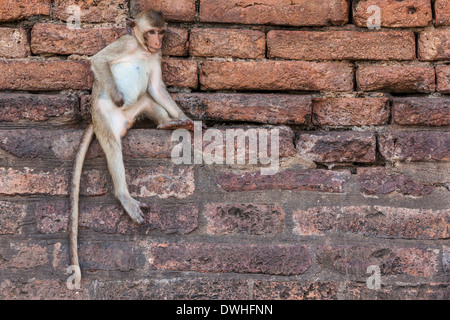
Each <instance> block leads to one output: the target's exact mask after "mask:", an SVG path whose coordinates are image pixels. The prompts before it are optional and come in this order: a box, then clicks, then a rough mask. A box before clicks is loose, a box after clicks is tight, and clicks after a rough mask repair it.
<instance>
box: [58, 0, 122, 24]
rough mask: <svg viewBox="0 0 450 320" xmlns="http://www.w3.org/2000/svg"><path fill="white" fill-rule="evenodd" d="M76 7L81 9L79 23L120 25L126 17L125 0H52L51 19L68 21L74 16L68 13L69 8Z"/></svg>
mask: <svg viewBox="0 0 450 320" xmlns="http://www.w3.org/2000/svg"><path fill="white" fill-rule="evenodd" d="M72 5H76V6H79V7H80V9H81V17H80V18H81V21H86V22H113V23H117V24H122V23H124V22H125V19H126V18H127V17H128V1H126V0H110V1H97V0H54V1H53V5H52V16H53V18H57V19H61V20H63V21H68V20H69V19H70V17H71V16H72V15H73V14H74V13H73V12H71V11H68V8H69V6H72Z"/></svg>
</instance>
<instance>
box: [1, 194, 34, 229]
mask: <svg viewBox="0 0 450 320" xmlns="http://www.w3.org/2000/svg"><path fill="white" fill-rule="evenodd" d="M27 208H28V206H27V205H26V204H22V203H15V202H9V201H0V212H1V215H0V235H5V234H8V235H13V234H22V232H23V230H22V229H23V228H22V226H23V224H24V219H25V216H26V214H27Z"/></svg>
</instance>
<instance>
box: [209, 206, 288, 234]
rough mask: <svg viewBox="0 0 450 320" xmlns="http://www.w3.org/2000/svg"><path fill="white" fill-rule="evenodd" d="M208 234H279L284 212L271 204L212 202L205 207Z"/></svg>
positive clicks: (282, 224)
mask: <svg viewBox="0 0 450 320" xmlns="http://www.w3.org/2000/svg"><path fill="white" fill-rule="evenodd" d="M204 215H205V216H206V219H207V231H206V232H207V233H209V234H213V235H214V234H218V235H225V234H230V233H231V234H234V233H238V234H239V233H242V234H251V235H264V234H279V233H281V232H282V231H283V228H284V220H285V213H284V211H283V209H281V208H279V207H278V206H273V205H258V204H226V203H212V204H208V205H207V206H206V208H205V211H204Z"/></svg>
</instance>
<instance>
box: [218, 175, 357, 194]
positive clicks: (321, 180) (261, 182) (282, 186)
mask: <svg viewBox="0 0 450 320" xmlns="http://www.w3.org/2000/svg"><path fill="white" fill-rule="evenodd" d="M349 178H350V172H348V171H344V172H336V171H327V170H285V171H282V172H279V173H277V174H275V175H271V176H269V175H262V174H261V173H260V172H249V173H243V174H240V175H239V174H233V173H224V174H221V175H220V176H218V177H217V182H218V183H219V185H220V186H221V187H222V188H223V189H224V190H225V191H228V192H236V191H256V190H258V191H260V190H273V189H279V190H309V191H321V192H337V193H341V192H344V183H345V182H346V181H347V180H348V179H349Z"/></svg>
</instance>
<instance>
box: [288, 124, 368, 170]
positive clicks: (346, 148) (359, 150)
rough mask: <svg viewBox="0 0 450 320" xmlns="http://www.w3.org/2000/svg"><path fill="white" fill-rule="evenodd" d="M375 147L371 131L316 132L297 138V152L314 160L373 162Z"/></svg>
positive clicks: (327, 161) (326, 161)
mask: <svg viewBox="0 0 450 320" xmlns="http://www.w3.org/2000/svg"><path fill="white" fill-rule="evenodd" d="M375 149H376V138H375V135H374V134H373V133H371V132H348V131H342V132H317V133H314V134H300V136H299V138H298V139H297V150H298V151H299V154H300V155H303V156H306V157H307V158H308V159H310V160H312V161H316V162H325V163H331V162H361V163H370V162H375V160H376V154H375Z"/></svg>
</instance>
